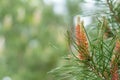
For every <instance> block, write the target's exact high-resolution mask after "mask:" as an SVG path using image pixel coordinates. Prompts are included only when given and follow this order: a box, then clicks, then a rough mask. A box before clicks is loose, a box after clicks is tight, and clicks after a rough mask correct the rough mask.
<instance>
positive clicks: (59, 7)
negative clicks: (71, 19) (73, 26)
mask: <svg viewBox="0 0 120 80" xmlns="http://www.w3.org/2000/svg"><path fill="white" fill-rule="evenodd" d="M53 3H54V9H53V11H54V12H55V13H56V14H65V13H66V12H67V9H66V1H65V0H53Z"/></svg>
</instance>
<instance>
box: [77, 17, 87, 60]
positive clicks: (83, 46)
mask: <svg viewBox="0 0 120 80" xmlns="http://www.w3.org/2000/svg"><path fill="white" fill-rule="evenodd" d="M75 34H76V44H77V46H78V48H79V50H78V52H79V58H80V60H86V59H88V57H89V51H88V41H87V36H86V33H85V30H84V25H83V21H80V17H79V16H78V17H77V24H76V28H75Z"/></svg>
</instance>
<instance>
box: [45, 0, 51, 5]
mask: <svg viewBox="0 0 120 80" xmlns="http://www.w3.org/2000/svg"><path fill="white" fill-rule="evenodd" d="M43 1H44V3H45V4H47V5H51V4H52V3H53V1H52V0H43Z"/></svg>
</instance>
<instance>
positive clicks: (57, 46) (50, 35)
mask: <svg viewBox="0 0 120 80" xmlns="http://www.w3.org/2000/svg"><path fill="white" fill-rule="evenodd" d="M79 3H80V1H79V0H76V1H74V0H66V9H67V14H66V15H57V14H55V13H54V12H53V4H51V5H46V4H45V3H44V1H43V0H0V80H54V78H53V77H52V75H50V74H47V72H49V71H50V70H51V69H53V68H55V67H56V66H57V65H61V64H63V63H64V62H63V61H62V60H63V59H62V58H61V56H63V55H67V48H66V42H65V36H64V33H65V28H66V27H67V26H66V24H70V25H72V24H71V22H72V21H73V17H74V16H75V15H77V14H79V13H80V11H81V10H80V7H79Z"/></svg>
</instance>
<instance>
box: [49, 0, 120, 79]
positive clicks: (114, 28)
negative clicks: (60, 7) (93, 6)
mask: <svg viewBox="0 0 120 80" xmlns="http://www.w3.org/2000/svg"><path fill="white" fill-rule="evenodd" d="M105 5H106V6H107V7H108V9H109V13H107V14H106V16H103V17H102V18H101V19H100V20H99V21H98V24H97V25H96V26H95V28H96V29H95V30H96V32H97V34H96V36H94V37H91V36H90V35H89V34H88V32H87V29H85V27H84V24H83V21H81V20H80V16H78V17H77V24H76V25H75V30H74V31H75V32H72V31H73V30H68V31H67V41H68V43H69V49H70V52H71V54H72V55H73V57H68V58H65V59H66V61H68V63H67V64H66V65H64V66H61V67H58V68H56V69H54V70H52V71H50V73H53V74H54V75H55V76H56V77H57V78H59V79H58V80H67V79H68V80H120V58H119V57H120V35H119V33H120V14H119V13H120V9H119V8H120V2H119V0H106V4H105Z"/></svg>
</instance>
